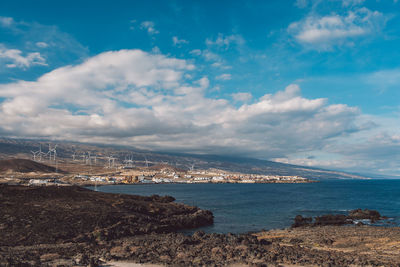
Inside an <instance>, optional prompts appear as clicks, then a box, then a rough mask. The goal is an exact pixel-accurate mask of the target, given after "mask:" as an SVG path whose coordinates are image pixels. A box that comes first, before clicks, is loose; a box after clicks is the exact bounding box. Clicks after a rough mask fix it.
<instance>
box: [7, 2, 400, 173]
mask: <svg viewBox="0 0 400 267" xmlns="http://www.w3.org/2000/svg"><path fill="white" fill-rule="evenodd" d="M399 11H400V3H398V2H397V1H393V0H380V1H375V0H374V1H368V0H343V1H340V0H331V1H317V0H315V1H311V0H310V1H308V0H297V1H140V2H139V1H18V0H13V1H2V2H1V3H0V135H2V136H10V137H28V138H51V139H55V140H57V139H60V140H61V139H64V140H75V141H86V142H104V143H119V144H127V145H132V146H135V147H139V148H145V149H153V150H164V151H180V152H193V153H213V154H229V155H245V156H252V157H257V158H263V159H270V160H276V161H280V162H288V163H294V164H302V165H308V166H320V167H327V168H332V169H342V170H347V171H355V172H374V173H382V174H390V175H395V176H397V175H400V163H399V162H400V156H399V155H400V129H399V128H400V127H399V122H400V119H399V111H400V109H399V107H400V90H399V81H400V63H399V62H400V50H399V49H398V47H400V28H399V27H398V25H399V22H400V12H399Z"/></svg>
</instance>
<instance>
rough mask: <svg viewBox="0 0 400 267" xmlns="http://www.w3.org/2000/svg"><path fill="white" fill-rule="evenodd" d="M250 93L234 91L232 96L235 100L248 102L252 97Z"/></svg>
mask: <svg viewBox="0 0 400 267" xmlns="http://www.w3.org/2000/svg"><path fill="white" fill-rule="evenodd" d="M252 97H253V96H252V95H251V93H234V94H232V98H233V100H234V101H235V102H248V101H250V100H251V99H252Z"/></svg>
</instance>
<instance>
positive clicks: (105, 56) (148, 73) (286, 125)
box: [0, 50, 400, 168]
mask: <svg viewBox="0 0 400 267" xmlns="http://www.w3.org/2000/svg"><path fill="white" fill-rule="evenodd" d="M187 74H189V75H187ZM191 77H197V76H196V69H195V66H193V65H192V64H190V63H189V62H188V61H185V60H180V59H176V58H171V57H166V56H164V55H162V54H149V53H146V52H143V51H141V50H120V51H111V52H104V53H101V54H99V55H97V56H94V57H91V58H89V59H88V60H86V61H85V62H83V63H81V64H78V65H74V66H72V65H71V66H65V67H62V68H57V69H55V70H53V71H51V72H49V73H46V74H45V75H43V76H41V77H40V78H39V79H37V80H36V81H17V82H13V83H8V84H1V85H0V98H2V99H3V100H2V102H0V135H2V136H14V137H45V138H52V139H64V140H65V139H67V140H75V141H81V142H103V143H114V144H122V145H124V144H127V145H132V146H136V147H139V148H146V149H156V150H169V151H182V152H195V153H213V154H237V153H240V155H249V156H253V157H260V158H290V157H291V155H295V154H296V153H307V152H310V153H311V152H314V151H326V152H327V153H328V152H329V153H338V154H342V155H343V156H344V157H347V153H351V148H352V144H355V147H356V148H357V146H356V145H357V144H358V143H357V140H352V138H351V137H352V136H353V135H354V134H357V135H359V134H361V133H363V132H365V131H366V130H365V129H366V127H365V126H363V125H364V121H363V120H361V119H360V118H361V115H362V114H360V111H359V110H358V109H357V108H354V107H349V106H347V105H343V104H335V105H331V104H329V103H328V101H327V99H322V98H317V99H308V98H305V97H303V96H301V90H300V87H299V86H298V85H296V84H292V85H289V86H287V87H286V88H285V89H284V90H283V91H278V92H276V93H273V94H265V95H264V96H262V97H260V98H253V99H252V101H251V104H249V103H247V102H248V101H250V100H251V98H252V97H251V94H249V93H238V94H235V95H232V99H233V101H230V100H228V99H224V98H211V97H208V96H207V93H208V90H206V89H208V88H209V86H210V83H209V80H208V77H205V76H203V77H201V78H200V79H199V78H196V79H193V80H192V78H191ZM239 101H242V103H239ZM399 125H400V124H399ZM390 136H391V137H390V138H388V140H389V139H390V140H391V141H390V142H389V141H385V142H382V144H381V145H382V146H383V145H385V146H386V147H389V146H393V144H394V143H395V142H398V139H399V138H398V136H400V134H399V132H397V133H393V134H391V135H390ZM346 142H347V143H346ZM345 143H346V147H348V152H347V151H345V150H344V149H342V148H341V150H340V151H339V150H338V151H334V150H333V149H332V147H338V145H339V144H345ZM356 151H359V152H357V153H360V154H362V155H367V154H368V153H370V152H371V151H370V150H363V149H362V147H360V149H356ZM373 158H374V156H373V155H370V157H369V159H370V160H374V159H373ZM375 162H376V165H374V166H381V165H380V164H379V162H377V161H375ZM397 162H398V161H397ZM391 164H392V165H390V166H394V167H395V166H398V165H396V164H398V163H394V161H393V163H391ZM371 165H372V164H371ZM394 167H393V168H394Z"/></svg>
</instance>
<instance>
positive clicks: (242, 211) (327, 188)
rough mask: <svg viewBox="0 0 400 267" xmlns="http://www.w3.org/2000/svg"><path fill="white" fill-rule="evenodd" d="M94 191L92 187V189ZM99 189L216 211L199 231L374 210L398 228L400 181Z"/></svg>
mask: <svg viewBox="0 0 400 267" xmlns="http://www.w3.org/2000/svg"><path fill="white" fill-rule="evenodd" d="M91 189H93V187H92V188H91ZM97 190H98V191H102V192H110V193H122V194H135V195H152V194H158V195H170V196H173V197H175V198H176V201H177V202H181V203H185V204H188V205H196V206H198V207H200V208H202V209H208V210H211V211H212V212H213V213H214V217H215V218H214V220H215V221H214V225H213V226H210V227H206V228H202V230H204V231H206V232H217V233H227V232H232V233H243V232H248V231H259V230H261V229H273V228H284V227H288V226H290V225H291V223H292V222H293V218H294V217H295V216H296V215H297V214H302V215H305V216H317V215H322V214H328V213H346V211H348V210H351V209H356V208H363V209H364V208H368V209H376V210H378V211H379V212H380V213H381V214H382V215H384V216H388V217H389V218H390V219H389V222H390V223H392V224H395V225H397V226H399V225H400V180H327V181H322V182H320V183H312V184H150V185H110V186H101V187H98V188H97Z"/></svg>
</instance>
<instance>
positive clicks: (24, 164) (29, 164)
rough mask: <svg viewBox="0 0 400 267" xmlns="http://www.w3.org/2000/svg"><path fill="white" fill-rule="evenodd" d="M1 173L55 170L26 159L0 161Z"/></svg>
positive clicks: (50, 171) (48, 171)
mask: <svg viewBox="0 0 400 267" xmlns="http://www.w3.org/2000/svg"><path fill="white" fill-rule="evenodd" d="M3 172H22V173H27V172H41V173H52V172H56V168H54V167H51V166H48V165H45V164H42V163H39V162H35V161H32V160H28V159H7V160H0V173H3Z"/></svg>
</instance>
